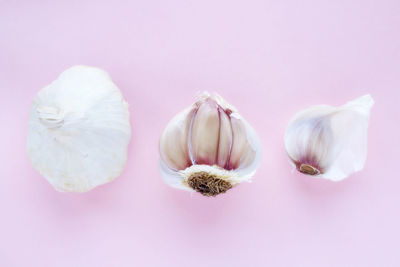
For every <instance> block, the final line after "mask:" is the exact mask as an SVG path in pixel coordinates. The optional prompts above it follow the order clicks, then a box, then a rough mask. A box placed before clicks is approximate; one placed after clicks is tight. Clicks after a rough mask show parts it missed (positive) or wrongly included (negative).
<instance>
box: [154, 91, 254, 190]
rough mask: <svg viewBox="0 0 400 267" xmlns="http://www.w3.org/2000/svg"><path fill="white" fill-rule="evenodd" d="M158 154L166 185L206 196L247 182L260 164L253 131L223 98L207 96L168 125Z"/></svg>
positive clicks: (204, 95) (202, 96)
mask: <svg viewBox="0 0 400 267" xmlns="http://www.w3.org/2000/svg"><path fill="white" fill-rule="evenodd" d="M159 149H160V172H161V176H162V177H163V179H164V181H165V182H166V183H167V184H168V185H170V186H172V187H175V188H178V189H183V190H188V191H197V192H199V193H201V194H203V195H204V196H216V195H218V194H220V193H225V192H226V191H227V190H229V189H230V188H232V187H233V186H235V185H237V184H239V183H241V182H243V181H249V180H250V178H251V177H252V176H253V175H254V173H255V172H256V169H257V167H258V166H259V164H260V161H261V143H260V140H259V138H258V136H257V135H256V133H255V131H254V130H253V128H252V127H251V126H250V125H249V124H248V123H247V122H246V121H245V120H244V119H243V118H242V117H241V116H240V115H239V114H238V113H237V111H236V109H235V108H234V107H233V106H231V105H229V104H228V103H227V102H226V101H225V100H224V99H223V98H222V97H221V96H219V95H217V94H214V95H210V94H209V93H207V92H205V93H203V94H202V95H201V96H200V97H199V99H198V101H197V102H196V103H194V104H193V105H192V106H191V107H189V108H187V109H185V110H183V111H182V112H181V113H179V114H178V115H176V116H175V117H174V118H173V119H172V120H171V121H170V122H169V123H168V125H167V127H166V128H165V130H164V132H163V133H162V135H161V138H160V147H159Z"/></svg>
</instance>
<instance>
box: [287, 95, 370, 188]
mask: <svg viewBox="0 0 400 267" xmlns="http://www.w3.org/2000/svg"><path fill="white" fill-rule="evenodd" d="M373 104H374V101H373V99H372V97H371V96H370V95H365V96H362V97H360V98H357V99H355V100H353V101H350V102H348V103H347V104H345V105H343V106H340V107H332V106H327V105H319V106H313V107H310V108H308V109H306V110H303V111H301V112H299V113H297V114H296V115H295V116H294V118H293V119H292V120H291V122H290V123H289V126H288V128H287V130H286V134H285V148H286V151H287V154H288V156H289V159H290V161H291V162H292V163H293V164H294V166H295V167H296V169H297V170H298V171H300V172H302V173H304V174H309V175H313V176H317V177H322V178H326V179H329V180H332V181H340V180H342V179H344V178H346V177H347V176H349V175H350V174H352V173H354V172H356V171H360V170H361V169H362V168H363V167H364V164H365V161H366V157H367V129H368V121H369V114H370V109H371V108H372V106H373Z"/></svg>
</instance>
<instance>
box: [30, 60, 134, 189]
mask: <svg viewBox="0 0 400 267" xmlns="http://www.w3.org/2000/svg"><path fill="white" fill-rule="evenodd" d="M130 131H131V130H130V124H129V111H128V104H127V103H126V101H125V100H124V98H123V96H122V95H121V92H120V91H119V89H118V88H117V86H116V85H115V84H114V83H113V82H112V80H111V78H110V76H109V75H108V74H107V73H106V72H105V71H103V70H101V69H98V68H93V67H86V66H74V67H72V68H70V69H67V70H66V71H64V72H63V73H62V74H61V75H60V76H59V77H58V79H57V80H55V81H54V82H52V83H51V84H50V85H48V86H46V87H45V88H43V89H42V90H41V91H39V93H38V94H37V95H36V97H35V99H34V101H33V104H32V107H31V110H30V118H29V126H28V143H27V148H28V156H29V158H30V160H31V162H32V164H33V166H34V167H35V168H36V169H37V170H38V171H39V172H40V173H41V174H42V175H43V176H44V177H45V178H46V179H47V180H48V181H49V182H50V184H52V185H53V186H54V188H55V189H56V190H58V191H73V192H85V191H88V190H90V189H92V188H94V187H96V186H98V185H101V184H104V183H107V182H110V181H111V180H113V179H114V178H116V177H117V176H119V175H120V173H121V172H122V170H123V169H124V166H125V162H126V158H127V147H128V143H129V140H130V135H131V132H130Z"/></svg>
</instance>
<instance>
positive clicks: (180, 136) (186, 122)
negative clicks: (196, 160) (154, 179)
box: [160, 108, 196, 170]
mask: <svg viewBox="0 0 400 267" xmlns="http://www.w3.org/2000/svg"><path fill="white" fill-rule="evenodd" d="M195 112H196V109H195V108H188V109H186V110H184V111H183V112H181V113H179V114H178V115H177V116H175V118H173V119H172V121H171V122H170V123H169V124H168V126H167V128H166V129H165V130H164V133H163V135H162V137H161V139H160V155H161V158H162V159H163V161H164V162H165V164H166V165H167V166H169V167H170V168H171V169H174V170H180V169H184V168H186V167H188V166H190V165H191V159H190V156H189V149H188V146H187V144H188V140H189V130H190V126H191V122H192V117H193V115H194V113H195Z"/></svg>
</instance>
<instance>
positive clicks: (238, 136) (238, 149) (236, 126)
mask: <svg viewBox="0 0 400 267" xmlns="http://www.w3.org/2000/svg"><path fill="white" fill-rule="evenodd" d="M231 123H232V131H233V145H232V152H231V156H230V161H229V166H230V168H233V169H238V168H246V167H247V166H249V165H250V164H251V163H252V162H253V160H254V157H255V153H256V150H255V149H254V148H253V147H252V146H251V145H250V143H249V141H248V138H247V131H246V125H245V124H244V122H243V121H242V120H240V119H237V118H235V117H233V118H232V119H231Z"/></svg>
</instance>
